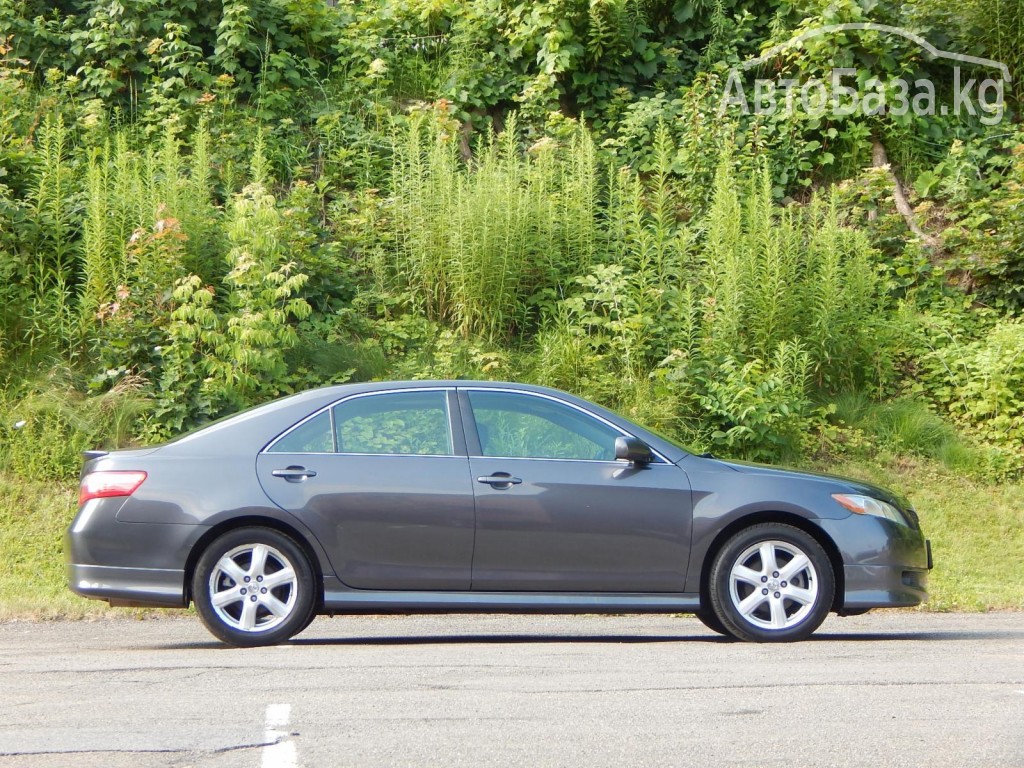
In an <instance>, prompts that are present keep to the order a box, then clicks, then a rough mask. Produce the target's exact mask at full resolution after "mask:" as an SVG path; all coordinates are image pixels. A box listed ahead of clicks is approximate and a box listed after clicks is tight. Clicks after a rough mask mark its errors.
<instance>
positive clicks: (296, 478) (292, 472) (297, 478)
mask: <svg viewBox="0 0 1024 768" xmlns="http://www.w3.org/2000/svg"><path fill="white" fill-rule="evenodd" d="M270 474H272V475H273V476H274V477H283V478H284V479H285V480H287V481H288V482H289V483H301V482H302V481H303V480H305V479H306V478H307V477H316V471H315V470H312V469H306V468H305V467H288V468H287V469H275V470H273V471H272V472H271V473H270Z"/></svg>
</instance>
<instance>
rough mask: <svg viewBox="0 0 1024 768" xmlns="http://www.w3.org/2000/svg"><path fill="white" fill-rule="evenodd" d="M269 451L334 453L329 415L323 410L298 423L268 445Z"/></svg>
mask: <svg viewBox="0 0 1024 768" xmlns="http://www.w3.org/2000/svg"><path fill="white" fill-rule="evenodd" d="M270 453H334V437H333V435H331V415H330V414H329V413H328V412H327V411H324V412H323V413H321V414H318V415H316V416H314V417H313V418H312V419H310V420H309V421H307V422H306V423H304V424H300V425H299V426H297V427H296V428H295V429H293V430H292V431H291V432H289V433H288V434H287V435H285V436H284V437H282V438H281V439H280V440H278V441H277V442H276V443H274V444H273V445H272V446H270Z"/></svg>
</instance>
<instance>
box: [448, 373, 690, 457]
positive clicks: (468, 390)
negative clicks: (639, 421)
mask: <svg viewBox="0 0 1024 768" xmlns="http://www.w3.org/2000/svg"><path fill="white" fill-rule="evenodd" d="M458 391H459V393H460V394H462V393H465V394H466V406H467V407H468V410H469V414H470V419H471V420H472V427H473V432H474V438H475V440H476V445H475V446H474V447H477V448H479V449H480V453H474V452H473V451H472V450H471V449H470V448H469V440H468V438H467V441H466V443H467V445H466V452H467V453H468V454H469V458H471V459H497V460H500V461H523V460H526V461H566V462H573V463H575V464H617V465H619V466H622V465H623V462H622V460H621V459H611V460H606V459H556V458H546V457H542V456H484V455H482V454H483V448H482V447H481V446H480V433H479V431H478V427H477V424H476V414H475V413H473V403H472V401H471V400H470V398H469V394H470V393H471V392H501V393H503V394H509V395H522V396H524V397H537V398H540V399H542V400H550V401H551V402H553V403H558V404H560V405H564V406H567V407H569V408H572V409H574V410H576V411H579V412H580V413H582V414H583V415H584V416H589V417H590V418H592V419H595V420H596V421H599V422H601V423H602V424H604V425H606V426H608V427H611V428H612V429H614V430H615V431H616V432H618V433H619V436H620V437H636V435H633V434H630V433H629V432H627V431H626V430H624V429H623V428H622V427H620V426H619V425H618V424H615V423H614V422H611V421H609V420H608V419H606V418H604V417H603V416H600V415H598V414H596V413H594V412H593V411H589V410H587V409H586V408H583V407H582V406H579V405H576V404H575V403H570V402H569V401H568V400H563V399H562V398H560V397H555V396H553V395H549V394H547V393H546V392H533V391H531V390H526V389H510V388H508V387H459V388H458ZM463 419H464V420H465V416H463ZM644 443H645V444H647V441H646V440H644ZM648 448H650V449H651V453H652V454H653V455H654V458H655V461H652V462H651V464H672V462H671V461H669V460H668V459H666V458H665V457H664V456H662V455H661V453H660V452H659V451H658V450H656V449H655V448H654V447H653V446H651V445H649V444H648Z"/></svg>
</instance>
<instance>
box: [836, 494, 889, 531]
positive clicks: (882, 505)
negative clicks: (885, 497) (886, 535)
mask: <svg viewBox="0 0 1024 768" xmlns="http://www.w3.org/2000/svg"><path fill="white" fill-rule="evenodd" d="M832 498H833V499H835V500H836V501H838V502H839V503H840V504H842V505H843V506H844V507H846V508H847V509H848V510H850V511H851V512H853V513H854V514H856V515H874V516H875V517H884V518H885V519H886V520H892V521H893V522H894V523H896V524H897V525H906V524H907V521H906V518H904V517H903V513H902V512H900V511H899V510H898V509H896V507H894V506H893V505H892V504H887V503H886V502H884V501H881V500H879V499H873V498H871V497H870V496H860V495H858V494H855V493H833V494H832Z"/></svg>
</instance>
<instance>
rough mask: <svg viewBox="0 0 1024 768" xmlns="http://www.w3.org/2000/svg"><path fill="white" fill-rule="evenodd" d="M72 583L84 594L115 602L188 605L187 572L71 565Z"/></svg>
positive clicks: (144, 606) (138, 604)
mask: <svg viewBox="0 0 1024 768" xmlns="http://www.w3.org/2000/svg"><path fill="white" fill-rule="evenodd" d="M67 576H68V586H70V587H71V589H72V591H73V592H75V593H76V594H79V595H81V596H82V597H90V598H94V599H97V600H106V601H107V602H109V603H110V604H111V605H122V606H137V607H143V608H184V607H185V606H186V602H185V572H184V571H178V570H163V569H158V568H115V567H111V566H106V565H79V564H78V563H68V564H67Z"/></svg>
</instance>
